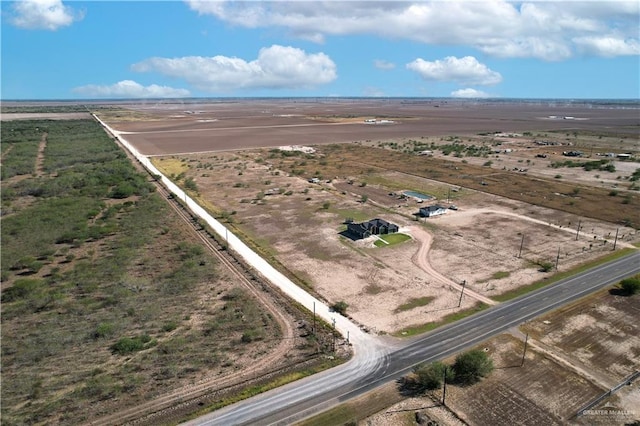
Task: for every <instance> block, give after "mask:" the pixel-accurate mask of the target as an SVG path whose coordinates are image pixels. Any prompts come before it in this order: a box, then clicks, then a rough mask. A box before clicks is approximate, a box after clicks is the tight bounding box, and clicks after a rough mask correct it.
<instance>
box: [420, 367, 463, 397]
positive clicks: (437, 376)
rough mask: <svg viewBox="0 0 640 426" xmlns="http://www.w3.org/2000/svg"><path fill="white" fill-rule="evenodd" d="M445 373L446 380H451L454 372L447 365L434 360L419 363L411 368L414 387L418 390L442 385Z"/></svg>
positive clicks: (436, 387) (431, 388)
mask: <svg viewBox="0 0 640 426" xmlns="http://www.w3.org/2000/svg"><path fill="white" fill-rule="evenodd" d="M445 371H446V374H447V382H453V380H454V377H455V376H454V372H453V369H452V368H450V367H449V366H448V365H446V364H444V363H442V362H440V361H435V362H432V363H429V364H420V365H418V366H416V367H414V369H413V380H414V381H415V388H416V390H419V391H422V392H424V391H429V390H435V389H439V388H440V387H442V380H443V378H444V375H445Z"/></svg>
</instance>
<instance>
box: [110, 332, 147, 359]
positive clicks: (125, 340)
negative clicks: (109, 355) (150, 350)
mask: <svg viewBox="0 0 640 426" xmlns="http://www.w3.org/2000/svg"><path fill="white" fill-rule="evenodd" d="M150 342H151V337H149V335H148V334H143V335H140V336H136V337H121V338H120V339H118V341H117V342H116V343H114V344H113V345H111V351H112V352H113V353H114V354H118V355H126V354H128V353H131V352H138V351H141V350H143V349H145V347H146V346H150V345H147V344H148V343H150Z"/></svg>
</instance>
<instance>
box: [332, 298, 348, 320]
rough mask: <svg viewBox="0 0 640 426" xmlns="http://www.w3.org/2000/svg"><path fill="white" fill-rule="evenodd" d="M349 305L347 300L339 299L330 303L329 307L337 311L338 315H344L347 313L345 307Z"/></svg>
mask: <svg viewBox="0 0 640 426" xmlns="http://www.w3.org/2000/svg"><path fill="white" fill-rule="evenodd" d="M348 307H349V304H348V303H347V302H344V301H342V300H341V301H339V302H336V303H334V304H333V305H331V309H332V310H333V311H335V312H337V313H339V314H340V315H344V316H346V314H347V308H348Z"/></svg>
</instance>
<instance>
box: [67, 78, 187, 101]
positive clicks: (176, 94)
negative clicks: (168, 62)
mask: <svg viewBox="0 0 640 426" xmlns="http://www.w3.org/2000/svg"><path fill="white" fill-rule="evenodd" d="M73 91H74V92H75V93H78V94H80V95H84V96H89V97H95V98H184V97H186V96H189V94H190V93H189V91H188V90H187V89H174V88H173V87H168V86H158V85H157V84H152V85H150V86H143V85H141V84H140V83H137V82H135V81H132V80H122V81H119V82H117V83H115V84H112V85H110V86H99V85H95V84H89V85H87V86H81V87H76V88H75V89H73Z"/></svg>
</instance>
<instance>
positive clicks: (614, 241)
mask: <svg viewBox="0 0 640 426" xmlns="http://www.w3.org/2000/svg"><path fill="white" fill-rule="evenodd" d="M619 230H620V228H616V239H615V240H613V251H615V250H616V244H617V242H618V231H619Z"/></svg>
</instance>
